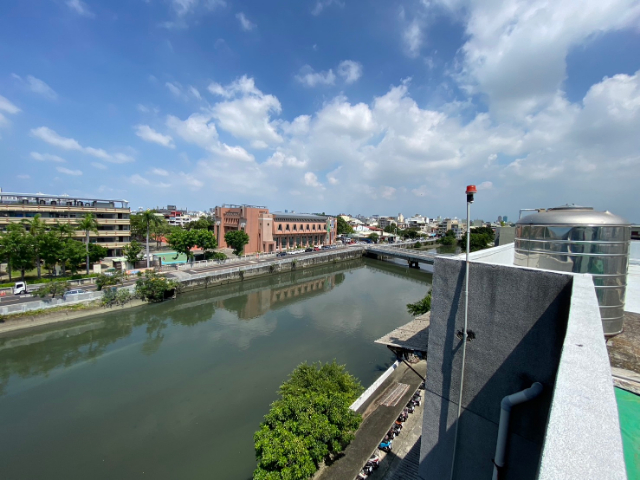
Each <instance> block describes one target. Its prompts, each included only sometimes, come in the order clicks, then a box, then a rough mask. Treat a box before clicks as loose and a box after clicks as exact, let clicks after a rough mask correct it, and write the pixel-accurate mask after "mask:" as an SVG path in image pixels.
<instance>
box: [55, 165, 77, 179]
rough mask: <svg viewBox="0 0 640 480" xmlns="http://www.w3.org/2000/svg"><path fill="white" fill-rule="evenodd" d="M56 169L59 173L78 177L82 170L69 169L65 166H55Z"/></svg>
mask: <svg viewBox="0 0 640 480" xmlns="http://www.w3.org/2000/svg"><path fill="white" fill-rule="evenodd" d="M56 170H57V171H58V172H60V173H64V174H65V175H71V176H74V177H78V176H80V175H82V170H71V169H69V168H65V167H56Z"/></svg>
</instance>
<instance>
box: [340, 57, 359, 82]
mask: <svg viewBox="0 0 640 480" xmlns="http://www.w3.org/2000/svg"><path fill="white" fill-rule="evenodd" d="M338 75H340V76H341V77H342V78H344V81H345V82H346V83H347V84H350V83H354V82H356V81H358V79H359V78H360V77H361V76H362V64H361V63H358V62H354V61H353V60H343V61H342V62H340V65H338Z"/></svg>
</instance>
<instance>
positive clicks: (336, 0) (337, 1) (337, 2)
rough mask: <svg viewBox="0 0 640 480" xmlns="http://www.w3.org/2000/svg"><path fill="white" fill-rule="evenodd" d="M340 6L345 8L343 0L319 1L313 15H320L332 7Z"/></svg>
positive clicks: (312, 12)
mask: <svg viewBox="0 0 640 480" xmlns="http://www.w3.org/2000/svg"><path fill="white" fill-rule="evenodd" d="M331 5H338V6H339V7H344V2H343V1H341V0H318V1H317V2H316V4H315V5H314V7H313V9H312V10H311V14H312V15H320V14H321V13H322V11H323V10H324V9H325V8H327V7H329V6H331Z"/></svg>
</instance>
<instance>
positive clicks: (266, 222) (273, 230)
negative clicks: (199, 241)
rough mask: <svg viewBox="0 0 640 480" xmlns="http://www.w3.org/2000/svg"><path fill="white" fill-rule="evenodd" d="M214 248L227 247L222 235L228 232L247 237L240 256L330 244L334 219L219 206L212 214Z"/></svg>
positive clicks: (333, 232) (243, 207) (335, 223)
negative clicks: (215, 239) (243, 232)
mask: <svg viewBox="0 0 640 480" xmlns="http://www.w3.org/2000/svg"><path fill="white" fill-rule="evenodd" d="M214 221H215V230H214V232H215V235H216V237H217V239H218V245H219V246H220V247H222V248H225V247H227V244H226V242H225V241H224V236H225V234H226V233H227V232H229V231H231V230H243V231H245V232H246V233H247V234H248V235H249V243H248V244H247V245H246V246H245V248H244V253H255V252H277V251H281V250H287V249H291V248H296V247H313V246H321V245H331V244H333V243H335V240H336V228H337V221H336V219H335V218H334V217H327V216H324V215H311V214H307V213H270V212H269V209H268V208H267V207H262V206H257V205H227V204H225V205H223V206H221V207H216V208H215V212H214Z"/></svg>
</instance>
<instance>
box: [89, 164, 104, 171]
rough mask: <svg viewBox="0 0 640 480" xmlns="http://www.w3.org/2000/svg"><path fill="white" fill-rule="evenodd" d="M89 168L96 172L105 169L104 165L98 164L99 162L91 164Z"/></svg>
mask: <svg viewBox="0 0 640 480" xmlns="http://www.w3.org/2000/svg"><path fill="white" fill-rule="evenodd" d="M91 166H92V167H93V168H97V169H98V170H106V169H107V166H106V165H103V164H102V163H99V162H91Z"/></svg>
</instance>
